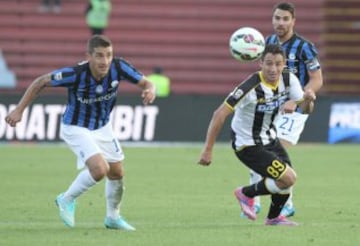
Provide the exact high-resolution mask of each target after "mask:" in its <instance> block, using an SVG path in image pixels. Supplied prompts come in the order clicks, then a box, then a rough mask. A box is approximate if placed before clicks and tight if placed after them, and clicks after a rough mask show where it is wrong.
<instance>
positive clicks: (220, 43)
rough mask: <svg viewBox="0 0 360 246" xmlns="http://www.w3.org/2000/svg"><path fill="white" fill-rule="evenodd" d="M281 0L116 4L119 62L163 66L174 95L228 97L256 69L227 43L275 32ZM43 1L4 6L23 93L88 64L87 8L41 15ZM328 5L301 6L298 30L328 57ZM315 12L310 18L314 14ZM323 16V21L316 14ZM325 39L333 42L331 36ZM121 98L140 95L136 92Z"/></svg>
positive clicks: (2, 18)
mask: <svg viewBox="0 0 360 246" xmlns="http://www.w3.org/2000/svg"><path fill="white" fill-rule="evenodd" d="M276 2H278V1H274V0H258V1H256V4H254V1H253V0H242V1H239V0H222V1H218V0H202V1H193V0H171V1H168V0H148V1H141V0H121V1H120V0H113V1H112V3H113V11H112V14H111V19H110V26H109V28H108V29H107V30H106V33H105V34H106V35H108V36H109V37H110V38H111V39H112V40H113V42H114V46H115V48H116V50H115V53H116V55H121V56H123V57H125V58H126V59H128V60H129V61H131V63H133V64H134V65H135V66H136V67H138V68H140V70H141V71H142V72H144V73H145V74H148V73H150V72H151V69H152V67H153V66H154V64H157V65H161V66H162V67H163V68H164V69H165V70H166V71H167V74H168V75H169V77H171V80H172V91H173V93H174V94H184V93H191V94H224V93H227V92H228V91H229V90H231V89H232V88H233V87H234V86H235V85H236V84H237V83H239V82H240V81H241V80H242V79H244V78H245V77H246V76H247V75H248V74H249V73H250V72H252V71H253V70H254V69H256V68H257V66H258V64H257V63H250V64H239V62H237V61H235V60H234V59H232V58H231V57H230V54H229V50H228V39H229V37H230V35H231V34H232V32H233V31H235V30H236V29H238V28H239V27H242V26H253V27H256V28H257V29H259V30H260V31H261V32H263V34H264V35H265V36H266V35H268V34H270V32H272V26H271V9H272V6H273V4H274V3H276ZM38 3H39V1H38V0H14V1H0V33H1V35H0V45H1V46H0V48H1V49H2V50H3V52H4V53H5V55H6V57H7V61H8V65H9V67H10V68H11V69H12V70H13V71H14V72H15V73H16V75H17V78H18V88H17V89H19V90H24V89H25V88H26V87H27V86H28V85H29V83H31V81H32V80H33V79H34V78H35V77H36V76H38V75H40V74H42V73H45V72H48V71H52V70H53V69H55V68H58V67H61V66H64V65H71V64H73V63H74V62H75V61H78V60H79V61H80V60H81V59H82V58H84V57H85V55H84V54H85V45H84V44H85V42H86V40H87V39H88V37H89V35H90V32H89V30H88V28H87V26H86V24H85V17H84V11H85V7H86V3H85V2H84V1H83V0H72V1H64V2H63V4H62V11H61V13H59V14H54V13H44V14H41V13H38V12H37V7H38ZM322 4H323V1H312V0H304V1H301V3H300V2H299V3H297V11H298V16H297V18H298V22H297V30H298V31H299V32H300V33H301V34H302V35H304V36H305V37H307V38H308V39H310V40H312V41H313V42H315V43H316V45H317V46H318V47H319V48H320V52H321V51H322V47H323V43H322V42H323V41H322V40H321V36H320V35H319V34H320V33H321V31H322V18H323V16H322V14H321V13H322V10H321V8H322ZM309 9H311V11H309ZM313 13H319V14H315V15H314V14H313ZM325 37H327V36H326V35H325ZM122 86H123V87H121V89H122V90H125V91H129V92H132V91H135V89H134V87H133V86H131V85H125V83H124V85H122Z"/></svg>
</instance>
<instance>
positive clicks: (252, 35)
mask: <svg viewBox="0 0 360 246" xmlns="http://www.w3.org/2000/svg"><path fill="white" fill-rule="evenodd" d="M229 46H230V53H231V55H232V56H233V57H234V58H235V59H236V60H238V61H241V62H251V61H256V60H257V59H259V58H260V56H261V54H262V52H263V51H264V49H265V39H264V36H263V35H262V34H261V33H260V32H259V31H258V30H256V29H255V28H252V27H242V28H240V29H238V30H236V31H235V32H234V33H233V34H232V35H231V37H230V41H229Z"/></svg>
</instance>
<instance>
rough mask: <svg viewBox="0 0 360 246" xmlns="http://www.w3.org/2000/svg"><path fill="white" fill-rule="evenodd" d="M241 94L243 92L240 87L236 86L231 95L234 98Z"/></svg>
mask: <svg viewBox="0 0 360 246" xmlns="http://www.w3.org/2000/svg"><path fill="white" fill-rule="evenodd" d="M243 94H244V92H243V91H242V90H241V89H239V88H237V89H235V90H234V91H233V93H232V96H233V97H234V98H235V99H239V98H240V97H241V96H242V95H243Z"/></svg>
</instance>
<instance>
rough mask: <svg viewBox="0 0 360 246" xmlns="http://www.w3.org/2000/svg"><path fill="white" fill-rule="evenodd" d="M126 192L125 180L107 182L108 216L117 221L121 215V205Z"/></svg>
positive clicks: (107, 180)
mask: <svg viewBox="0 0 360 246" xmlns="http://www.w3.org/2000/svg"><path fill="white" fill-rule="evenodd" d="M123 191H124V185H123V180H122V179H118V180H109V179H108V178H107V179H106V182H105V196H106V216H107V217H110V218H113V219H116V218H117V217H118V216H119V215H120V203H121V198H122V195H123Z"/></svg>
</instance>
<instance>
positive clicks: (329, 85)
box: [322, 0, 360, 95]
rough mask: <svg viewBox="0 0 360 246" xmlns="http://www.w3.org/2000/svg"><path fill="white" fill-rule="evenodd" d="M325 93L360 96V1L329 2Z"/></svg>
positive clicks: (327, 11)
mask: <svg viewBox="0 0 360 246" xmlns="http://www.w3.org/2000/svg"><path fill="white" fill-rule="evenodd" d="M324 23H325V28H324V37H323V40H324V49H323V52H324V56H325V59H323V61H322V63H323V65H324V67H325V69H326V70H325V73H324V75H325V82H326V86H325V87H324V92H325V93H326V94H346V95H349V94H354V95H360V82H359V78H360V70H359V67H360V48H359V47H360V46H359V44H360V42H359V40H360V1H358V0H343V1H335V0H328V1H325V5H324Z"/></svg>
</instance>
